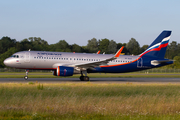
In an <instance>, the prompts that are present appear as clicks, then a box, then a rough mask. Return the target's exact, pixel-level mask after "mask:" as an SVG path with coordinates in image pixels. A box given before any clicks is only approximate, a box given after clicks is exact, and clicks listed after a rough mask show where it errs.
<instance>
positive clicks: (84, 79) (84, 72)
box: [80, 71, 89, 81]
mask: <svg viewBox="0 0 180 120" xmlns="http://www.w3.org/2000/svg"><path fill="white" fill-rule="evenodd" d="M83 74H85V76H83ZM80 80H81V81H89V77H88V76H87V71H81V76H80Z"/></svg>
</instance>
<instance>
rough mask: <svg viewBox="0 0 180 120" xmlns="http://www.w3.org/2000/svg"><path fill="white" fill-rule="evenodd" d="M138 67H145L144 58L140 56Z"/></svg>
mask: <svg viewBox="0 0 180 120" xmlns="http://www.w3.org/2000/svg"><path fill="white" fill-rule="evenodd" d="M137 67H138V68H142V67H143V59H142V58H140V59H139V60H138V61H137Z"/></svg>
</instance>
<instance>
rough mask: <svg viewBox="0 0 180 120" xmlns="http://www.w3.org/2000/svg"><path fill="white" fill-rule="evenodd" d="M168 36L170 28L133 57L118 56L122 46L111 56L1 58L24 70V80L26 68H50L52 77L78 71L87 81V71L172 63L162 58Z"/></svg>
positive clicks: (20, 54) (36, 54) (45, 54)
mask: <svg viewBox="0 0 180 120" xmlns="http://www.w3.org/2000/svg"><path fill="white" fill-rule="evenodd" d="M170 35H171V31H163V32H162V33H161V34H160V35H159V36H158V37H157V38H156V39H155V40H154V41H153V42H152V44H151V45H150V46H149V47H148V48H147V50H145V51H144V52H143V53H142V54H140V55H136V56H133V55H120V54H121V52H122V50H123V47H121V48H120V49H119V50H118V51H117V53H116V54H115V55H112V54H99V53H98V54H90V53H68V52H46V51H21V52H17V53H14V54H13V55H12V56H11V57H9V58H7V59H5V60H4V64H5V65H6V66H9V67H13V68H18V69H26V71H27V72H26V76H25V77H24V79H25V80H27V79H28V70H52V71H53V75H55V76H64V77H65V76H73V74H81V76H80V80H81V81H89V77H88V76H87V73H125V72H133V71H141V70H145V69H151V68H156V67H161V66H165V65H169V64H172V63H173V61H172V60H169V59H165V58H164V56H165V53H166V49H167V46H168V43H169V40H170Z"/></svg>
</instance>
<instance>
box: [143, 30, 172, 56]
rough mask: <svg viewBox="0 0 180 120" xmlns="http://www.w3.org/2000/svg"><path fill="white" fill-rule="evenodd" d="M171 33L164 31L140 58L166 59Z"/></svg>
mask: <svg viewBox="0 0 180 120" xmlns="http://www.w3.org/2000/svg"><path fill="white" fill-rule="evenodd" d="M170 35H171V31H163V32H162V33H161V34H160V35H159V36H158V37H157V38H156V39H155V40H154V41H153V43H152V44H151V45H150V46H149V47H148V48H147V50H145V51H144V52H143V53H142V54H141V55H140V57H142V56H144V57H157V58H162V59H163V58H164V56H165V53H166V49H167V46H168V43H169V40H170Z"/></svg>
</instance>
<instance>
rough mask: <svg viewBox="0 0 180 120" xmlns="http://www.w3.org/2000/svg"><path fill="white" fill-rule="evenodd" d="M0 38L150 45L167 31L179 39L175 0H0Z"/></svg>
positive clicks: (179, 14)
mask: <svg viewBox="0 0 180 120" xmlns="http://www.w3.org/2000/svg"><path fill="white" fill-rule="evenodd" d="M0 5H1V7H0V38H2V37H3V36H8V37H10V38H11V39H16V40H17V41H22V40H23V39H25V38H29V37H40V38H41V39H44V40H46V41H47V42H48V43H49V44H55V43H57V42H59V40H66V42H68V43H69V44H70V45H72V44H74V43H75V44H78V45H80V46H85V45H87V43H88V40H90V39H92V38H96V39H97V40H99V39H104V38H107V39H109V40H114V41H116V42H117V43H128V41H129V40H130V39H131V38H135V39H136V40H137V41H138V42H139V44H140V46H143V45H145V44H146V45H149V44H151V43H152V42H153V40H154V39H155V38H156V37H157V36H158V35H159V34H160V33H161V32H162V31H163V30H172V35H171V39H170V43H171V42H172V41H177V43H180V34H179V33H180V26H179V25H180V24H179V23H180V1H179V0H51V1H50V0H1V1H0Z"/></svg>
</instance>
